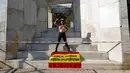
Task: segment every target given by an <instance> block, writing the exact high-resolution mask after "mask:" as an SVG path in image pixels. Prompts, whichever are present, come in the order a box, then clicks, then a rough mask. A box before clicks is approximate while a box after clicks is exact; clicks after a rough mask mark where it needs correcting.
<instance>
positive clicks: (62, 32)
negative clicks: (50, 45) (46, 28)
mask: <svg viewBox="0 0 130 73" xmlns="http://www.w3.org/2000/svg"><path fill="white" fill-rule="evenodd" d="M58 30H59V35H58V43H57V45H56V49H55V52H57V48H58V46H59V43H60V40H61V38H63V40H64V42H65V46H66V47H67V48H68V52H69V51H70V48H69V46H68V44H67V39H66V34H65V32H66V31H67V29H66V27H65V24H64V20H63V19H62V20H60V23H59V25H58Z"/></svg>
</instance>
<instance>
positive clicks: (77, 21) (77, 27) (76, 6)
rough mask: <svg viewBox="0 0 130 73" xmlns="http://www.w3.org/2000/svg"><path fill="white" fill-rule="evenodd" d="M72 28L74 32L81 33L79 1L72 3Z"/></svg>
mask: <svg viewBox="0 0 130 73" xmlns="http://www.w3.org/2000/svg"><path fill="white" fill-rule="evenodd" d="M72 7H73V26H74V31H77V32H78V31H79V32H80V31H81V19H80V15H81V14H80V0H74V1H73V6H72Z"/></svg>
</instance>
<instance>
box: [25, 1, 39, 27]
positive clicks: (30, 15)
mask: <svg viewBox="0 0 130 73" xmlns="http://www.w3.org/2000/svg"><path fill="white" fill-rule="evenodd" d="M36 14H37V6H36V2H35V1H33V0H24V24H27V25H36V18H37V17H36Z"/></svg>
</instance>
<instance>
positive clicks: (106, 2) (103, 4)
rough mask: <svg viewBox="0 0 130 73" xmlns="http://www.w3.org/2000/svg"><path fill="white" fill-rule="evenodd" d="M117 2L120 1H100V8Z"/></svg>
mask: <svg viewBox="0 0 130 73" xmlns="http://www.w3.org/2000/svg"><path fill="white" fill-rule="evenodd" d="M116 2H119V0H99V6H107V5H111V4H113V3H116Z"/></svg>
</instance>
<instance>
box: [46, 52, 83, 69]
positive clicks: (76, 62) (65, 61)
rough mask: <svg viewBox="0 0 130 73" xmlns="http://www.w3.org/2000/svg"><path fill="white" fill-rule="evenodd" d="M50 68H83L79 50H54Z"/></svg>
mask: <svg viewBox="0 0 130 73" xmlns="http://www.w3.org/2000/svg"><path fill="white" fill-rule="evenodd" d="M48 66H49V68H81V60H80V54H79V52H52V53H51V55H50V58H49V62H48Z"/></svg>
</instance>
